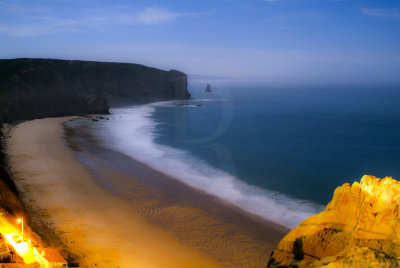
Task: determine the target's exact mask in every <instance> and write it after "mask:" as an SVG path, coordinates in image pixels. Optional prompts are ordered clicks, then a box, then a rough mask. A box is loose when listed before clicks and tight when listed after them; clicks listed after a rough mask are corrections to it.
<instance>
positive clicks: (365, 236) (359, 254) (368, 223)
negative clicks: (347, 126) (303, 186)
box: [267, 175, 400, 267]
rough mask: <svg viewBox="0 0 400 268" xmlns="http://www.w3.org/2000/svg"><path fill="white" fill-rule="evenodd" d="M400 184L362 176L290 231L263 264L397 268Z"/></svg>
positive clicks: (399, 234)
mask: <svg viewBox="0 0 400 268" xmlns="http://www.w3.org/2000/svg"><path fill="white" fill-rule="evenodd" d="M399 209H400V182H399V181H396V180H394V179H392V178H391V177H386V178H384V179H378V178H376V177H374V176H368V175H365V176H364V177H363V178H362V179H361V182H360V183H358V182H354V183H353V185H351V186H350V184H348V183H346V184H344V185H342V186H340V187H338V188H337V189H336V190H335V193H334V195H333V198H332V201H331V202H330V203H329V204H328V205H327V206H326V208H325V211H323V212H321V213H319V214H317V215H315V216H312V217H310V218H308V219H306V220H305V221H303V222H302V223H301V224H300V225H299V226H297V227H296V228H295V229H293V230H292V231H290V232H289V233H288V234H287V235H286V236H285V237H284V238H283V239H282V241H281V242H280V243H279V244H278V247H277V248H276V250H275V251H274V252H273V253H272V254H271V257H270V260H269V262H268V265H267V266H268V267H321V266H322V267H400V216H399Z"/></svg>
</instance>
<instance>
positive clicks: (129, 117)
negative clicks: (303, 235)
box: [96, 102, 323, 228]
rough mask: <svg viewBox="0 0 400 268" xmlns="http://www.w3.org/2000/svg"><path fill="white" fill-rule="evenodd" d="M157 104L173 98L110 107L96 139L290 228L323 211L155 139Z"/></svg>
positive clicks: (162, 103) (314, 205)
mask: <svg viewBox="0 0 400 268" xmlns="http://www.w3.org/2000/svg"><path fill="white" fill-rule="evenodd" d="M158 106H171V102H159V103H152V104H147V105H139V106H132V107H128V108H118V109H111V111H110V112H111V114H112V119H113V120H108V121H104V122H103V123H101V124H99V126H100V127H101V131H97V132H96V133H97V134H96V135H101V137H99V138H100V142H101V141H104V142H103V144H102V145H103V146H104V147H107V148H109V149H112V150H117V151H119V152H122V153H124V154H125V155H128V156H131V157H132V158H134V159H136V160H138V161H141V162H143V163H145V164H147V165H148V166H150V167H152V168H154V169H156V170H158V171H161V172H163V173H165V174H167V175H169V176H171V177H173V178H175V179H177V180H179V181H181V182H183V183H185V184H187V185H189V186H191V187H194V188H197V189H200V190H203V191H205V192H207V193H209V194H211V195H214V196H217V197H219V198H220V199H222V200H224V201H226V202H229V203H231V204H233V205H235V206H237V207H239V208H241V209H243V210H245V211H247V212H250V213H252V214H255V215H258V216H261V217H262V218H265V219H267V220H270V221H273V222H276V223H279V224H282V225H285V226H287V227H289V228H294V227H296V226H297V225H298V224H299V223H300V222H301V221H303V220H304V219H306V218H308V217H310V216H312V215H313V214H315V213H318V212H320V211H322V210H323V208H322V207H321V206H320V205H317V204H314V203H312V202H309V201H304V200H297V199H294V198H291V197H289V196H286V195H284V194H281V193H277V192H273V191H270V190H267V189H263V188H260V187H257V186H254V185H250V184H248V183H246V182H244V181H242V180H240V178H236V177H234V176H232V175H230V174H228V173H227V172H224V171H222V170H220V169H217V168H214V167H212V166H211V165H210V164H208V163H207V162H206V161H204V160H202V159H199V158H198V157H195V156H193V155H192V154H190V153H189V152H186V151H183V150H180V149H176V148H172V147H170V146H166V145H161V144H157V143H156V142H155V139H156V138H157V135H158V134H157V132H156V127H157V124H160V123H157V122H155V121H154V120H153V119H152V114H153V113H154V112H155V111H156V109H157V107H158Z"/></svg>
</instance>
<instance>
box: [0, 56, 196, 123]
mask: <svg viewBox="0 0 400 268" xmlns="http://www.w3.org/2000/svg"><path fill="white" fill-rule="evenodd" d="M189 97H190V94H189V93H188V91H187V77H186V75H185V74H184V73H181V72H178V71H175V70H171V71H162V70H158V69H155V68H149V67H145V66H143V65H138V64H127V63H106V62H90V61H68V60H52V59H12V60H0V122H12V121H15V120H22V119H33V118H40V117H49V116H64V115H78V114H88V113H108V103H109V102H110V101H112V102H116V101H121V100H122V101H123V102H124V103H131V104H132V103H145V102H152V101H160V100H171V99H186V98H189Z"/></svg>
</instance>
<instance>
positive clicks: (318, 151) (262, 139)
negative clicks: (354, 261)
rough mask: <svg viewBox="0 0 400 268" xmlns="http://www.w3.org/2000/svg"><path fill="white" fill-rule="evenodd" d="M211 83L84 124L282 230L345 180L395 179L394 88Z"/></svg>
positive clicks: (399, 107) (398, 121)
mask: <svg viewBox="0 0 400 268" xmlns="http://www.w3.org/2000/svg"><path fill="white" fill-rule="evenodd" d="M212 89H213V92H212V93H205V92H204V85H202V84H194V85H191V86H190V87H189V91H190V92H191V94H192V99H190V100H187V101H167V102H158V103H150V104H145V105H135V106H129V107H123V108H113V109H111V115H110V116H107V118H108V119H109V120H100V121H98V122H93V121H85V122H86V123H84V124H88V125H90V126H89V127H90V128H91V130H93V131H91V134H92V135H93V136H94V137H95V139H96V141H97V142H98V143H99V144H100V145H101V146H103V147H104V148H108V149H110V150H114V151H118V152H120V153H123V154H125V155H127V156H130V157H132V158H134V159H136V160H138V161H140V162H142V163H144V164H146V165H148V166H150V167H151V168H153V169H155V170H158V171H160V172H162V173H165V174H167V175H170V176H171V177H173V178H175V179H176V180H178V181H181V182H183V183H185V184H187V185H189V186H191V187H194V188H196V189H199V190H201V191H203V192H206V193H208V194H210V195H213V196H216V197H218V198H220V199H221V200H223V201H226V202H228V203H230V204H233V205H235V206H237V207H239V208H241V209H243V210H244V211H247V212H249V213H251V214H255V215H258V216H260V217H262V218H265V219H268V220H271V221H274V222H277V223H280V224H282V225H285V226H288V227H290V228H293V227H295V226H297V225H298V224H299V223H300V222H301V221H302V220H304V219H305V218H307V217H309V216H311V215H313V214H315V213H317V212H320V211H322V210H323V208H324V206H325V205H326V204H327V203H328V202H329V200H330V199H331V198H332V194H333V191H334V189H335V188H336V187H337V186H339V185H342V184H343V183H345V182H350V183H352V182H353V181H356V180H360V178H361V177H362V175H364V174H370V175H374V176H377V177H384V176H393V177H394V178H395V179H399V177H400V91H399V90H396V89H394V88H377V87H375V88H372V87H371V88H365V87H364V88H363V87H351V88H333V87H320V88H317V87H313V88H300V87H296V88H295V87H291V88H273V87H246V86H226V85H222V84H217V85H215V86H213V88H212ZM81 123H82V122H81Z"/></svg>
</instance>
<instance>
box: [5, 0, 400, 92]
mask: <svg viewBox="0 0 400 268" xmlns="http://www.w3.org/2000/svg"><path fill="white" fill-rule="evenodd" d="M21 57H34V58H58V59H79V60H97V61H115V62H129V63H139V64H143V65H147V66H152V67H156V68H161V69H167V70H168V69H177V70H180V71H183V72H185V73H187V74H189V77H191V78H193V77H194V78H196V79H198V78H205V79H206V80H207V79H209V78H210V77H212V78H215V79H217V80H221V79H222V80H224V79H225V80H228V81H253V82H257V83H259V84H263V83H267V84H268V83H269V84H272V85H285V84H286V85H291V84H300V85H307V84H310V85H321V84H343V85H346V84H348V85H360V84H376V85H379V84H381V83H383V84H388V85H395V86H397V85H399V84H400V75H399V70H400V3H399V2H398V1H379V2H377V1H369V0H368V1H351V0H348V1H346V0H324V1H317V0H309V1H307V0H253V1H236V0H219V1H201V2H185V1H146V2H145V3H144V2H140V1H126V0H121V1H112V2H110V1H96V3H95V2H92V1H78V0H73V1H64V0H59V1H35V3H32V2H31V1H26V0H25V1H24V0H17V1H6V0H1V1H0V58H21Z"/></svg>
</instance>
